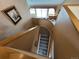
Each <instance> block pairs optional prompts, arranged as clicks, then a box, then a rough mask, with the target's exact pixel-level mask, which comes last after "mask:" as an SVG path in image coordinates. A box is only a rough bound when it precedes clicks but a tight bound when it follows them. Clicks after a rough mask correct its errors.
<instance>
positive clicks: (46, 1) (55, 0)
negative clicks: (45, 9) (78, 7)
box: [27, 0, 64, 6]
mask: <svg viewBox="0 0 79 59" xmlns="http://www.w3.org/2000/svg"><path fill="white" fill-rule="evenodd" d="M63 1H64V0H27V3H28V5H30V6H33V5H57V4H61V3H62V2H63Z"/></svg>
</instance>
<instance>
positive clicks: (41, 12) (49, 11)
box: [30, 8, 55, 18]
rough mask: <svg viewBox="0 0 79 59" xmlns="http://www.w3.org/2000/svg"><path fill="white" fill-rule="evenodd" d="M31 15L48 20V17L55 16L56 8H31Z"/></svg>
mask: <svg viewBox="0 0 79 59" xmlns="http://www.w3.org/2000/svg"><path fill="white" fill-rule="evenodd" d="M30 14H31V15H35V17H36V18H48V16H55V9H54V8H31V9H30Z"/></svg>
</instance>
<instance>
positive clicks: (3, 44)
mask: <svg viewBox="0 0 79 59" xmlns="http://www.w3.org/2000/svg"><path fill="white" fill-rule="evenodd" d="M36 28H39V27H38V26H35V27H32V28H30V29H28V30H26V31H24V32H20V33H17V34H15V35H12V36H10V37H7V38H5V39H3V40H2V41H0V46H5V45H7V44H8V43H10V42H12V41H14V40H17V39H19V38H20V37H22V36H23V35H25V34H27V33H29V32H30V31H33V30H35V29H36Z"/></svg>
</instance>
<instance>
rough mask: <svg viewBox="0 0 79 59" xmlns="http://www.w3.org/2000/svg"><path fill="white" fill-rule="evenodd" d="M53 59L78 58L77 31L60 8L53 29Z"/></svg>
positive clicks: (78, 34)
mask: <svg viewBox="0 0 79 59" xmlns="http://www.w3.org/2000/svg"><path fill="white" fill-rule="evenodd" d="M54 39H55V41H54V43H55V59H73V58H74V59H76V58H78V59H79V32H77V31H76V29H75V27H74V26H73V24H72V22H71V19H70V18H69V16H68V14H67V13H66V11H65V9H64V8H62V9H61V12H60V14H59V16H58V18H57V21H56V25H55V29H54Z"/></svg>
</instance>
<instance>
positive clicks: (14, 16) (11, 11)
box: [2, 6, 21, 25]
mask: <svg viewBox="0 0 79 59" xmlns="http://www.w3.org/2000/svg"><path fill="white" fill-rule="evenodd" d="M2 12H3V13H4V14H5V15H6V16H7V17H8V18H9V19H11V21H12V22H13V23H14V24H15V25H16V24H17V23H18V22H19V21H20V20H21V16H20V14H19V12H18V11H17V9H16V8H15V6H11V7H9V8H7V9H5V10H2Z"/></svg>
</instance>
